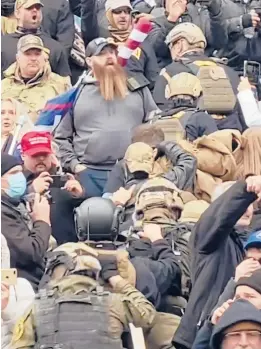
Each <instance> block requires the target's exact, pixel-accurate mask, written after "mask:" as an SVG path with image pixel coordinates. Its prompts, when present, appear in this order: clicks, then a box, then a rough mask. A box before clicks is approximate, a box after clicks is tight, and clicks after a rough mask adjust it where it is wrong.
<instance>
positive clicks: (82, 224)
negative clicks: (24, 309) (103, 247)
mask: <svg viewBox="0 0 261 349" xmlns="http://www.w3.org/2000/svg"><path fill="white" fill-rule="evenodd" d="M122 211H123V210H122V208H121V207H117V206H115V205H114V203H113V202H112V201H111V200H109V199H103V198H100V197H94V198H90V199H87V200H85V201H84V202H83V203H82V204H81V205H80V206H79V207H77V208H76V209H75V215H74V217H75V226H76V233H77V237H78V239H79V241H86V240H92V241H105V240H106V241H114V240H115V239H116V238H117V236H118V231H119V224H120V222H121V214H122Z"/></svg>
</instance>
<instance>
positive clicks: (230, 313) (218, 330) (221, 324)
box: [210, 299, 261, 349]
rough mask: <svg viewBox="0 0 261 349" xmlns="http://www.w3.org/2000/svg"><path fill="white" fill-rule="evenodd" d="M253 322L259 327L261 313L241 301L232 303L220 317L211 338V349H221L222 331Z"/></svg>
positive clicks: (249, 304)
mask: <svg viewBox="0 0 261 349" xmlns="http://www.w3.org/2000/svg"><path fill="white" fill-rule="evenodd" d="M245 321H247V322H253V323H256V324H259V325H260V326H261V311H260V310H258V309H257V308H255V307H254V306H253V305H252V304H251V303H249V302H248V301H245V300H243V299H239V300H238V301H236V302H234V303H233V304H232V305H231V306H230V307H229V308H228V310H226V311H225V313H224V314H223V315H222V316H221V318H220V320H219V321H218V323H217V325H216V326H215V327H214V329H213V332H212V336H211V345H210V348H211V349H221V342H222V338H223V336H222V335H223V334H224V331H225V330H226V329H228V328H229V327H231V326H233V325H236V324H238V323H240V322H245Z"/></svg>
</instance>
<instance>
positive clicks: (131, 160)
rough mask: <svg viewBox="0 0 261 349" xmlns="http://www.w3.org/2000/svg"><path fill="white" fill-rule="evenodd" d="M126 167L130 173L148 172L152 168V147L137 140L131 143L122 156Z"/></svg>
mask: <svg viewBox="0 0 261 349" xmlns="http://www.w3.org/2000/svg"><path fill="white" fill-rule="evenodd" d="M124 159H125V161H126V164H127V166H128V169H129V171H130V172H131V173H134V172H138V171H140V172H146V173H148V174H150V173H151V172H152V169H153V164H154V156H153V149H152V148H151V147H150V146H149V145H148V144H145V143H142V142H137V143H133V144H131V145H130V146H129V147H128V149H127V151H126V153H125V156H124Z"/></svg>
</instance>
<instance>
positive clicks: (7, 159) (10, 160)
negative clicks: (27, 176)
mask: <svg viewBox="0 0 261 349" xmlns="http://www.w3.org/2000/svg"><path fill="white" fill-rule="evenodd" d="M18 165H21V162H20V160H19V159H17V158H16V157H15V156H12V155H8V154H4V153H2V154H1V176H3V175H4V174H5V173H6V172H8V171H9V170H11V168H13V167H15V166H18Z"/></svg>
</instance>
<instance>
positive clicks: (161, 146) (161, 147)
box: [155, 143, 165, 161]
mask: <svg viewBox="0 0 261 349" xmlns="http://www.w3.org/2000/svg"><path fill="white" fill-rule="evenodd" d="M156 149H157V151H158V152H157V155H156V157H155V161H156V160H158V158H161V157H162V156H164V155H165V145H164V144H163V143H160V144H158V145H157V146H156Z"/></svg>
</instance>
